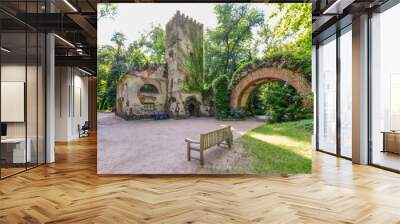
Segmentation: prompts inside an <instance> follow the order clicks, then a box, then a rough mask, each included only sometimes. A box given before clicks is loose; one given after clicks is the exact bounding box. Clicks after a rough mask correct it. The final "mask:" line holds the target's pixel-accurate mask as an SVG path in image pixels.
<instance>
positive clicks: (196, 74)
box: [183, 33, 212, 98]
mask: <svg viewBox="0 0 400 224" xmlns="http://www.w3.org/2000/svg"><path fill="white" fill-rule="evenodd" d="M202 39H203V37H198V36H197V34H196V33H192V36H191V42H192V44H193V50H192V52H191V54H190V55H189V56H188V59H187V61H185V62H184V68H185V70H186V72H187V74H188V76H187V77H186V79H185V82H184V86H183V88H184V91H186V92H197V93H200V94H201V95H202V97H203V98H208V97H209V96H210V95H211V83H212V80H209V79H208V76H207V74H206V73H205V72H204V60H203V59H204V54H203V52H204V51H203V41H202Z"/></svg>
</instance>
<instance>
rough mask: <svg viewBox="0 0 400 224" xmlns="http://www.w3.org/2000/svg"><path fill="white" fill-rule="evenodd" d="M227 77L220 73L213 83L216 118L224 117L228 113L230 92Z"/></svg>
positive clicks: (227, 115)
mask: <svg viewBox="0 0 400 224" xmlns="http://www.w3.org/2000/svg"><path fill="white" fill-rule="evenodd" d="M228 85H229V80H228V77H227V76H225V75H222V76H220V77H218V78H217V79H216V80H215V81H214V83H213V87H214V92H215V94H214V103H215V113H216V117H217V119H224V118H227V117H229V115H230V93H229V90H228Z"/></svg>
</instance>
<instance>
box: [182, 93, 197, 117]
mask: <svg viewBox="0 0 400 224" xmlns="http://www.w3.org/2000/svg"><path fill="white" fill-rule="evenodd" d="M185 111H186V115H187V116H190V117H193V116H195V117H198V116H200V102H199V101H197V99H196V97H194V96H189V97H187V98H186V100H185Z"/></svg>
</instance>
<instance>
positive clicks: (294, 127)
mask: <svg viewBox="0 0 400 224" xmlns="http://www.w3.org/2000/svg"><path fill="white" fill-rule="evenodd" d="M312 127H313V120H311V119H310V120H300V121H292V122H284V123H276V124H266V125H263V126H261V127H258V128H255V129H253V130H251V131H249V132H247V133H246V134H245V135H244V136H243V137H242V138H240V142H241V143H242V144H243V145H244V147H245V148H246V150H247V151H248V152H249V154H250V156H251V158H252V169H253V171H254V172H255V173H258V174H284V173H285V174H295V173H311V165H312V161H311V155H312V154H311V152H312V150H311V135H312Z"/></svg>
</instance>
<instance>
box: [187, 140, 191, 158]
mask: <svg viewBox="0 0 400 224" xmlns="http://www.w3.org/2000/svg"><path fill="white" fill-rule="evenodd" d="M190 160H191V155H190V143H187V161H190Z"/></svg>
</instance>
